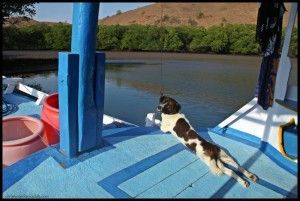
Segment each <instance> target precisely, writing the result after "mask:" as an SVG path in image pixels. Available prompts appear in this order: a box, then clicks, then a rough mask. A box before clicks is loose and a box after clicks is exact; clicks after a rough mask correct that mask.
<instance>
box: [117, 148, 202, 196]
mask: <svg viewBox="0 0 300 201" xmlns="http://www.w3.org/2000/svg"><path fill="white" fill-rule="evenodd" d="M195 160H198V159H197V157H196V156H195V155H192V154H191V153H190V152H189V151H188V150H183V151H181V152H179V153H177V154H176V155H173V156H171V157H170V158H167V159H166V160H164V161H162V162H160V163H158V164H157V165H155V166H152V167H150V168H149V169H147V171H143V172H141V173H140V174H138V175H136V176H135V177H133V178H131V179H128V180H127V181H125V182H123V183H122V184H120V185H119V187H120V188H121V189H122V190H123V191H125V192H127V193H128V194H129V195H130V196H132V197H136V196H137V195H139V194H141V193H142V192H143V191H145V189H150V188H151V187H153V186H155V185H156V184H157V183H159V182H161V181H162V180H164V179H166V178H167V177H169V176H170V175H172V174H174V173H176V172H178V171H179V170H180V169H182V168H185V167H186V166H188V165H189V164H190V163H192V162H194V161H195ZM174 164H176V165H174Z"/></svg>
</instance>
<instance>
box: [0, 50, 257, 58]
mask: <svg viewBox="0 0 300 201" xmlns="http://www.w3.org/2000/svg"><path fill="white" fill-rule="evenodd" d="M58 52H68V51H58V50H4V51H2V55H3V59H4V60H10V59H57V58H58ZM100 52H104V53H105V54H106V59H108V60H122V59H131V60H142V59H159V60H160V58H161V56H162V57H163V59H168V60H169V59H203V58H206V59H209V58H210V57H214V58H222V59H226V58H228V59H230V58H233V57H234V58H235V59H236V58H237V57H241V58H242V57H243V58H260V56H258V55H234V54H209V53H207V54H203V53H189V52H187V53H179V52H163V53H161V52H135V51H100Z"/></svg>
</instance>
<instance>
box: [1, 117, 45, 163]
mask: <svg viewBox="0 0 300 201" xmlns="http://www.w3.org/2000/svg"><path fill="white" fill-rule="evenodd" d="M43 130H44V126H43V123H42V121H40V120H39V119H36V118H33V117H29V116H15V117H9V118H4V119H3V120H2V132H3V134H2V149H3V163H2V166H4V167H6V166H9V165H11V164H13V163H15V162H17V161H19V160H21V159H23V158H25V157H26V156H28V155H30V154H32V153H34V152H36V151H38V150H40V149H42V148H45V147H46V145H45V144H44V143H43V141H42V140H41V137H40V136H41V135H42V133H43Z"/></svg>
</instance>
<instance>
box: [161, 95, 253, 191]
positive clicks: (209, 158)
mask: <svg viewBox="0 0 300 201" xmlns="http://www.w3.org/2000/svg"><path fill="white" fill-rule="evenodd" d="M180 109H181V106H180V104H179V103H177V102H176V101H175V100H174V99H172V98H170V97H167V96H161V97H160V100H159V105H158V107H157V110H158V111H159V112H161V113H162V114H161V118H162V120H161V125H160V129H161V130H162V131H163V132H165V133H166V132H171V134H173V135H174V136H175V137H176V138H177V139H178V140H179V141H180V142H181V143H183V144H184V145H186V146H187V147H188V148H189V149H191V150H192V151H193V152H194V153H195V154H196V155H197V156H198V157H199V158H200V159H201V160H202V161H203V162H204V163H205V164H206V165H208V166H209V168H210V170H211V172H212V173H214V174H215V175H218V176H219V175H222V174H223V173H225V174H227V175H229V176H232V177H233V178H234V179H236V180H237V181H238V182H239V183H240V184H241V185H242V186H243V187H246V188H247V187H248V186H249V182H248V181H246V180H244V179H242V178H241V177H239V176H238V175H237V174H236V173H235V172H234V171H232V170H231V169H228V168H227V167H225V166H224V164H223V163H227V164H230V165H232V166H233V167H235V168H237V169H238V170H239V171H241V172H242V173H243V174H244V175H245V176H246V177H247V178H249V179H251V180H252V181H254V182H256V181H257V179H258V177H257V176H256V175H254V174H253V173H251V172H249V171H247V170H245V169H244V168H243V167H241V166H240V165H239V164H238V163H237V162H235V161H234V160H233V159H232V158H231V157H230V156H229V155H228V154H226V153H225V151H224V150H222V149H220V148H219V147H218V146H217V145H214V144H212V143H210V142H208V141H206V140H205V139H203V138H201V137H200V136H199V135H198V134H197V133H196V131H195V130H194V129H193V127H192V126H191V125H190V123H189V121H188V120H187V119H186V117H185V116H184V114H182V113H179V111H180Z"/></svg>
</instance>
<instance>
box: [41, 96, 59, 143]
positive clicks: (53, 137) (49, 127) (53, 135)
mask: <svg viewBox="0 0 300 201" xmlns="http://www.w3.org/2000/svg"><path fill="white" fill-rule="evenodd" d="M41 119H42V121H43V123H44V133H43V140H44V142H45V143H46V144H47V145H52V144H57V143H58V142H59V110H58V94H57V93H54V94H51V95H49V96H47V97H46V98H45V99H44V100H43V109H42V112H41Z"/></svg>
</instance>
